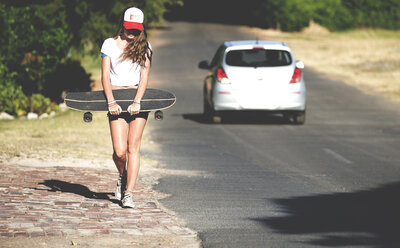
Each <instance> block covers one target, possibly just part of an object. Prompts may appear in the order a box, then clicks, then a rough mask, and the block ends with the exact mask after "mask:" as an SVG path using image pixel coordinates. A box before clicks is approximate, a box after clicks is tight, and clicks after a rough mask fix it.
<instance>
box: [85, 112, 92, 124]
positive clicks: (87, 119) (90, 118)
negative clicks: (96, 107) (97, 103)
mask: <svg viewBox="0 0 400 248" xmlns="http://www.w3.org/2000/svg"><path fill="white" fill-rule="evenodd" d="M92 120H93V114H92V113H90V112H86V113H84V114H83V121H84V122H92Z"/></svg>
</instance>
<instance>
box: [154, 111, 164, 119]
mask: <svg viewBox="0 0 400 248" xmlns="http://www.w3.org/2000/svg"><path fill="white" fill-rule="evenodd" d="M163 118H164V114H163V112H162V111H161V110H157V111H156V112H154V119H156V120H157V121H162V119H163Z"/></svg>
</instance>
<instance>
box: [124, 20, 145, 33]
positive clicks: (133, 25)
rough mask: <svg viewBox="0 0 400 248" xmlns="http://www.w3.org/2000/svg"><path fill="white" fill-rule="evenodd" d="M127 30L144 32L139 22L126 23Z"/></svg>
mask: <svg viewBox="0 0 400 248" xmlns="http://www.w3.org/2000/svg"><path fill="white" fill-rule="evenodd" d="M124 27H125V29H138V30H140V31H143V24H142V23H138V22H126V21H125V22H124Z"/></svg>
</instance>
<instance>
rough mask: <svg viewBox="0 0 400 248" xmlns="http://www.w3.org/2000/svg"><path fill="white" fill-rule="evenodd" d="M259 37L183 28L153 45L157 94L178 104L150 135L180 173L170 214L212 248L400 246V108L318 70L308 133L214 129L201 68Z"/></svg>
mask: <svg viewBox="0 0 400 248" xmlns="http://www.w3.org/2000/svg"><path fill="white" fill-rule="evenodd" d="M253 38H254V37H252V36H251V35H250V34H248V33H246V32H244V31H243V30H238V29H237V28H235V27H231V26H221V25H215V24H204V23H195V24H189V23H183V22H176V23H171V24H170V26H169V28H167V29H165V30H161V31H158V32H157V33H156V34H154V36H153V37H152V40H153V45H154V47H155V57H154V64H153V69H152V85H151V86H152V87H162V88H166V89H170V90H172V91H174V92H175V93H176V95H177V98H178V102H177V103H176V105H175V106H174V108H172V109H170V110H169V111H166V112H165V115H166V116H165V120H164V121H163V122H161V123H157V122H154V121H153V122H151V124H150V126H151V127H150V129H151V130H152V134H151V137H152V140H153V141H154V142H155V143H157V144H159V147H160V149H157V150H150V149H146V148H144V153H145V155H146V156H148V157H150V158H154V159H157V160H159V161H161V162H162V163H163V164H164V165H165V166H166V168H168V169H171V170H174V171H175V172H176V173H171V174H170V175H169V176H166V177H164V178H163V179H162V180H161V183H160V184H159V186H158V190H160V191H162V192H166V193H169V194H171V195H172V196H171V197H169V198H167V199H165V200H163V201H162V203H163V204H164V205H165V206H166V207H168V208H170V209H172V210H174V211H176V212H177V213H178V214H179V216H180V217H181V218H183V219H184V220H185V221H186V222H187V224H188V226H189V227H190V228H192V229H194V230H196V231H198V232H199V236H200V238H201V239H202V241H203V245H204V246H205V247H331V246H334V247H352V246H354V247H360V246H362V247H369V246H372V247H395V246H396V245H399V244H400V235H399V234H400V233H399V230H400V229H399V227H400V214H399V211H398V210H399V209H400V200H399V193H400V152H399V148H400V139H399V138H400V125H399V124H400V111H399V110H398V109H399V106H393V105H391V104H389V103H387V102H385V101H384V100H382V99H379V98H377V97H373V96H368V95H365V94H363V93H361V92H360V91H358V90H356V89H353V88H351V87H348V86H346V85H345V84H343V83H342V82H340V81H335V80H329V79H327V78H324V77H322V76H321V75H318V74H317V73H315V72H313V71H312V70H311V69H309V68H308V69H306V70H305V79H306V82H307V87H308V93H307V97H308V116H307V120H306V124H305V125H304V126H293V125H290V124H288V123H286V122H285V121H284V120H282V119H281V118H278V117H262V118H254V117H244V116H241V117H239V118H238V119H235V120H230V121H229V122H227V123H223V124H218V125H212V124H207V123H204V121H203V119H202V115H201V114H202V79H203V76H204V75H205V73H206V72H205V71H201V70H199V69H197V64H198V62H199V61H200V60H202V59H210V58H211V56H212V55H213V53H214V51H215V49H216V48H217V47H218V45H219V44H220V43H221V42H222V41H224V40H230V39H232V40H233V39H253ZM306 66H307V65H306ZM396 107H397V108H396Z"/></svg>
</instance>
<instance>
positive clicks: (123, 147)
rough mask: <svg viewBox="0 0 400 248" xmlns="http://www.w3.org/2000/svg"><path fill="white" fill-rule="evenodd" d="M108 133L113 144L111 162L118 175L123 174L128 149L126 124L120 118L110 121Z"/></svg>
mask: <svg viewBox="0 0 400 248" xmlns="http://www.w3.org/2000/svg"><path fill="white" fill-rule="evenodd" d="M110 132H111V139H112V144H113V149H114V153H113V160H114V163H115V165H116V166H117V169H118V172H119V174H120V175H122V174H123V173H124V170H125V165H126V153H127V149H128V139H127V132H128V123H126V121H125V120H124V119H122V118H120V119H117V120H112V121H110Z"/></svg>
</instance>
